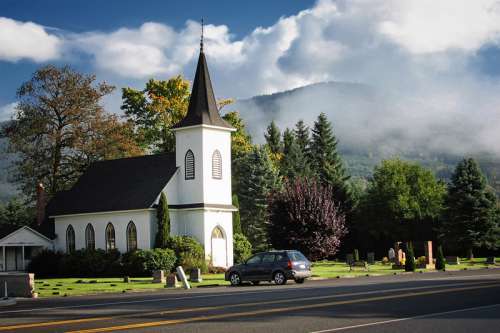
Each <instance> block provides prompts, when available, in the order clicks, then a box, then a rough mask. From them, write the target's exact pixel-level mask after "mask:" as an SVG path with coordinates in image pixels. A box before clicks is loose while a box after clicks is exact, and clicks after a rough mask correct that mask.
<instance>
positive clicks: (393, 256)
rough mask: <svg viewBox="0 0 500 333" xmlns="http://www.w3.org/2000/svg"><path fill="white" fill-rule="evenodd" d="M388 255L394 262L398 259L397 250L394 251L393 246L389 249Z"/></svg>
mask: <svg viewBox="0 0 500 333" xmlns="http://www.w3.org/2000/svg"><path fill="white" fill-rule="evenodd" d="M387 257H388V258H389V261H390V262H392V263H393V262H394V261H395V260H396V251H394V249H393V248H392V247H391V248H390V249H389V252H388V253H387Z"/></svg>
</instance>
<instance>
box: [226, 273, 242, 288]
mask: <svg viewBox="0 0 500 333" xmlns="http://www.w3.org/2000/svg"><path fill="white" fill-rule="evenodd" d="M229 281H231V285H232V286H239V285H240V284H241V278H240V275H239V274H238V273H236V272H232V273H231V274H230V275H229Z"/></svg>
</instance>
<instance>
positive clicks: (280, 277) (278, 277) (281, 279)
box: [273, 271, 286, 285]
mask: <svg viewBox="0 0 500 333" xmlns="http://www.w3.org/2000/svg"><path fill="white" fill-rule="evenodd" d="M273 280H274V283H276V284H277V285H284V284H285V283H286V276H285V273H283V272H281V271H278V272H276V273H274V277H273Z"/></svg>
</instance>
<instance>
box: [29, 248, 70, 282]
mask: <svg viewBox="0 0 500 333" xmlns="http://www.w3.org/2000/svg"><path fill="white" fill-rule="evenodd" d="M63 257H64V254H63V253H62V252H54V251H52V250H43V251H41V252H40V253H38V255H36V256H35V257H34V258H33V259H32V260H31V262H30V263H29V265H28V272H30V273H35V276H36V277H37V278H46V277H56V276H59V271H58V268H59V263H60V262H61V260H62V258H63Z"/></svg>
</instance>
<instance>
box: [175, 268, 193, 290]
mask: <svg viewBox="0 0 500 333" xmlns="http://www.w3.org/2000/svg"><path fill="white" fill-rule="evenodd" d="M175 270H176V271H177V274H179V276H180V277H181V281H182V284H183V286H184V289H191V286H190V285H189V281H188V279H187V277H186V274H185V273H184V269H183V268H182V266H177V267H176V268H175Z"/></svg>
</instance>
